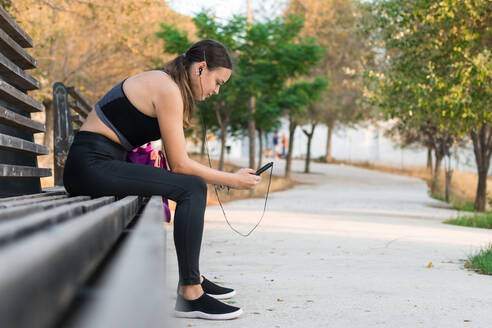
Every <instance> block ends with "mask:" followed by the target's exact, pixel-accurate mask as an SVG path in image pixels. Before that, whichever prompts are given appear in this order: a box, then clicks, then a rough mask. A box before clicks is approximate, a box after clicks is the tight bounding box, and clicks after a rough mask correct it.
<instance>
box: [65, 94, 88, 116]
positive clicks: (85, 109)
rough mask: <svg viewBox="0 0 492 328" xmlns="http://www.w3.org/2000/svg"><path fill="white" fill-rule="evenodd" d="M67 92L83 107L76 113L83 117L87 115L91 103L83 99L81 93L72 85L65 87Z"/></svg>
mask: <svg viewBox="0 0 492 328" xmlns="http://www.w3.org/2000/svg"><path fill="white" fill-rule="evenodd" d="M67 92H68V94H69V95H71V96H72V97H73V98H74V99H75V100H76V101H77V102H78V103H79V104H80V105H81V109H83V112H78V113H79V114H80V115H82V116H83V117H87V115H89V113H90V112H91V111H92V105H91V104H90V103H89V101H88V100H87V99H85V97H84V96H82V94H81V93H80V92H79V91H78V90H77V89H75V88H74V87H67Z"/></svg>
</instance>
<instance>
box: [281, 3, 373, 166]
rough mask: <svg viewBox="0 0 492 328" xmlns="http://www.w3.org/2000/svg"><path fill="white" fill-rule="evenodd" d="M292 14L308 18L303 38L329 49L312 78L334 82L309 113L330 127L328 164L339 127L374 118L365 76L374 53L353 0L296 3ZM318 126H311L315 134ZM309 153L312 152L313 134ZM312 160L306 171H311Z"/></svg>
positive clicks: (291, 6)
mask: <svg viewBox="0 0 492 328" xmlns="http://www.w3.org/2000/svg"><path fill="white" fill-rule="evenodd" d="M287 12H288V13H294V14H297V15H300V16H302V17H304V18H305V20H306V21H305V24H304V28H303V29H302V31H301V35H302V36H304V37H314V38H316V40H317V43H318V44H319V45H320V46H322V47H324V48H325V49H326V54H325V57H324V59H323V61H321V62H320V64H319V65H317V66H316V67H314V68H313V70H312V72H310V76H322V77H325V78H328V79H329V80H330V84H329V85H328V87H327V89H326V91H325V92H324V93H323V95H322V97H323V100H322V101H320V102H319V103H317V104H313V105H312V106H310V110H309V111H308V113H309V114H310V115H312V117H313V118H315V119H314V120H311V123H314V122H315V123H316V124H317V123H319V122H322V123H324V124H325V125H326V126H327V127H328V135H327V142H326V155H325V159H326V161H327V162H330V161H331V160H332V158H331V138H332V133H333V130H334V129H335V127H336V125H338V124H345V125H355V124H357V123H358V122H361V121H363V120H366V119H368V118H369V117H371V111H370V110H369V109H368V108H365V107H363V106H362V104H361V102H360V101H359V100H360V98H361V97H362V89H363V83H362V78H361V77H362V73H363V72H364V66H365V65H367V64H368V63H370V62H371V60H372V56H373V52H372V50H371V49H370V48H369V46H368V43H367V42H365V35H362V34H360V33H359V30H358V24H359V20H360V17H361V15H362V14H363V10H362V9H361V8H360V7H359V6H358V3H357V2H356V1H353V0H307V1H306V0H302V1H301V0H292V1H291V2H290V3H289V6H288V9H287ZM315 127H316V125H312V124H311V132H314V129H315ZM305 134H306V135H307V136H308V150H309V149H310V147H309V143H310V141H311V140H310V138H309V133H307V131H305ZM308 163H309V160H308V161H307V163H306V169H305V171H306V172H308V171H309V168H308V165H309V164H308Z"/></svg>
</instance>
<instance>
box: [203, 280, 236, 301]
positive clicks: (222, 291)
mask: <svg viewBox="0 0 492 328" xmlns="http://www.w3.org/2000/svg"><path fill="white" fill-rule="evenodd" d="M202 288H203V291H204V292H205V293H207V294H208V295H210V296H212V297H213V298H216V299H218V300H223V299H226V298H231V297H232V296H234V295H236V291H235V290H234V289H231V288H225V287H222V286H219V285H217V284H214V283H213V282H211V281H210V280H208V279H207V278H205V277H203V282H202Z"/></svg>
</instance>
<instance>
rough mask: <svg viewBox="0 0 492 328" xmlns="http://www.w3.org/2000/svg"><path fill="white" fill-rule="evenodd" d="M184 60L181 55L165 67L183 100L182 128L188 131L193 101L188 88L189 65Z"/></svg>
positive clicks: (193, 105)
mask: <svg viewBox="0 0 492 328" xmlns="http://www.w3.org/2000/svg"><path fill="white" fill-rule="evenodd" d="M185 60H186V55H185V54H182V55H180V56H178V57H176V58H174V59H173V60H172V61H171V62H169V63H168V64H167V65H166V69H167V70H168V71H169V73H171V77H172V78H173V80H174V82H176V84H177V85H178V87H179V90H180V91H181V98H183V128H184V129H188V128H189V127H190V126H191V118H192V117H193V108H194V107H195V99H194V98H193V92H192V91H191V87H190V78H189V76H188V67H189V65H186V63H185Z"/></svg>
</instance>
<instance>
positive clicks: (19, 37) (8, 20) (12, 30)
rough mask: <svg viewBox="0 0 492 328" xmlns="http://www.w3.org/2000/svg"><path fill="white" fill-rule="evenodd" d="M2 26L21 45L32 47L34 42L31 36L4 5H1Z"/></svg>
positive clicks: (0, 23) (0, 22) (0, 26)
mask: <svg viewBox="0 0 492 328" xmlns="http://www.w3.org/2000/svg"><path fill="white" fill-rule="evenodd" d="M0 28H2V29H3V30H4V31H5V32H6V33H7V34H8V35H10V37H11V38H12V39H13V40H15V42H17V43H18V44H19V45H20V46H22V47H24V48H32V46H33V42H32V39H31V37H30V36H29V35H28V34H27V33H26V32H25V31H24V30H23V29H22V28H21V27H20V26H19V25H18V24H17V22H16V21H15V20H14V19H13V18H12V17H10V15H9V14H8V13H7V12H6V11H5V9H3V7H0Z"/></svg>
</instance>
